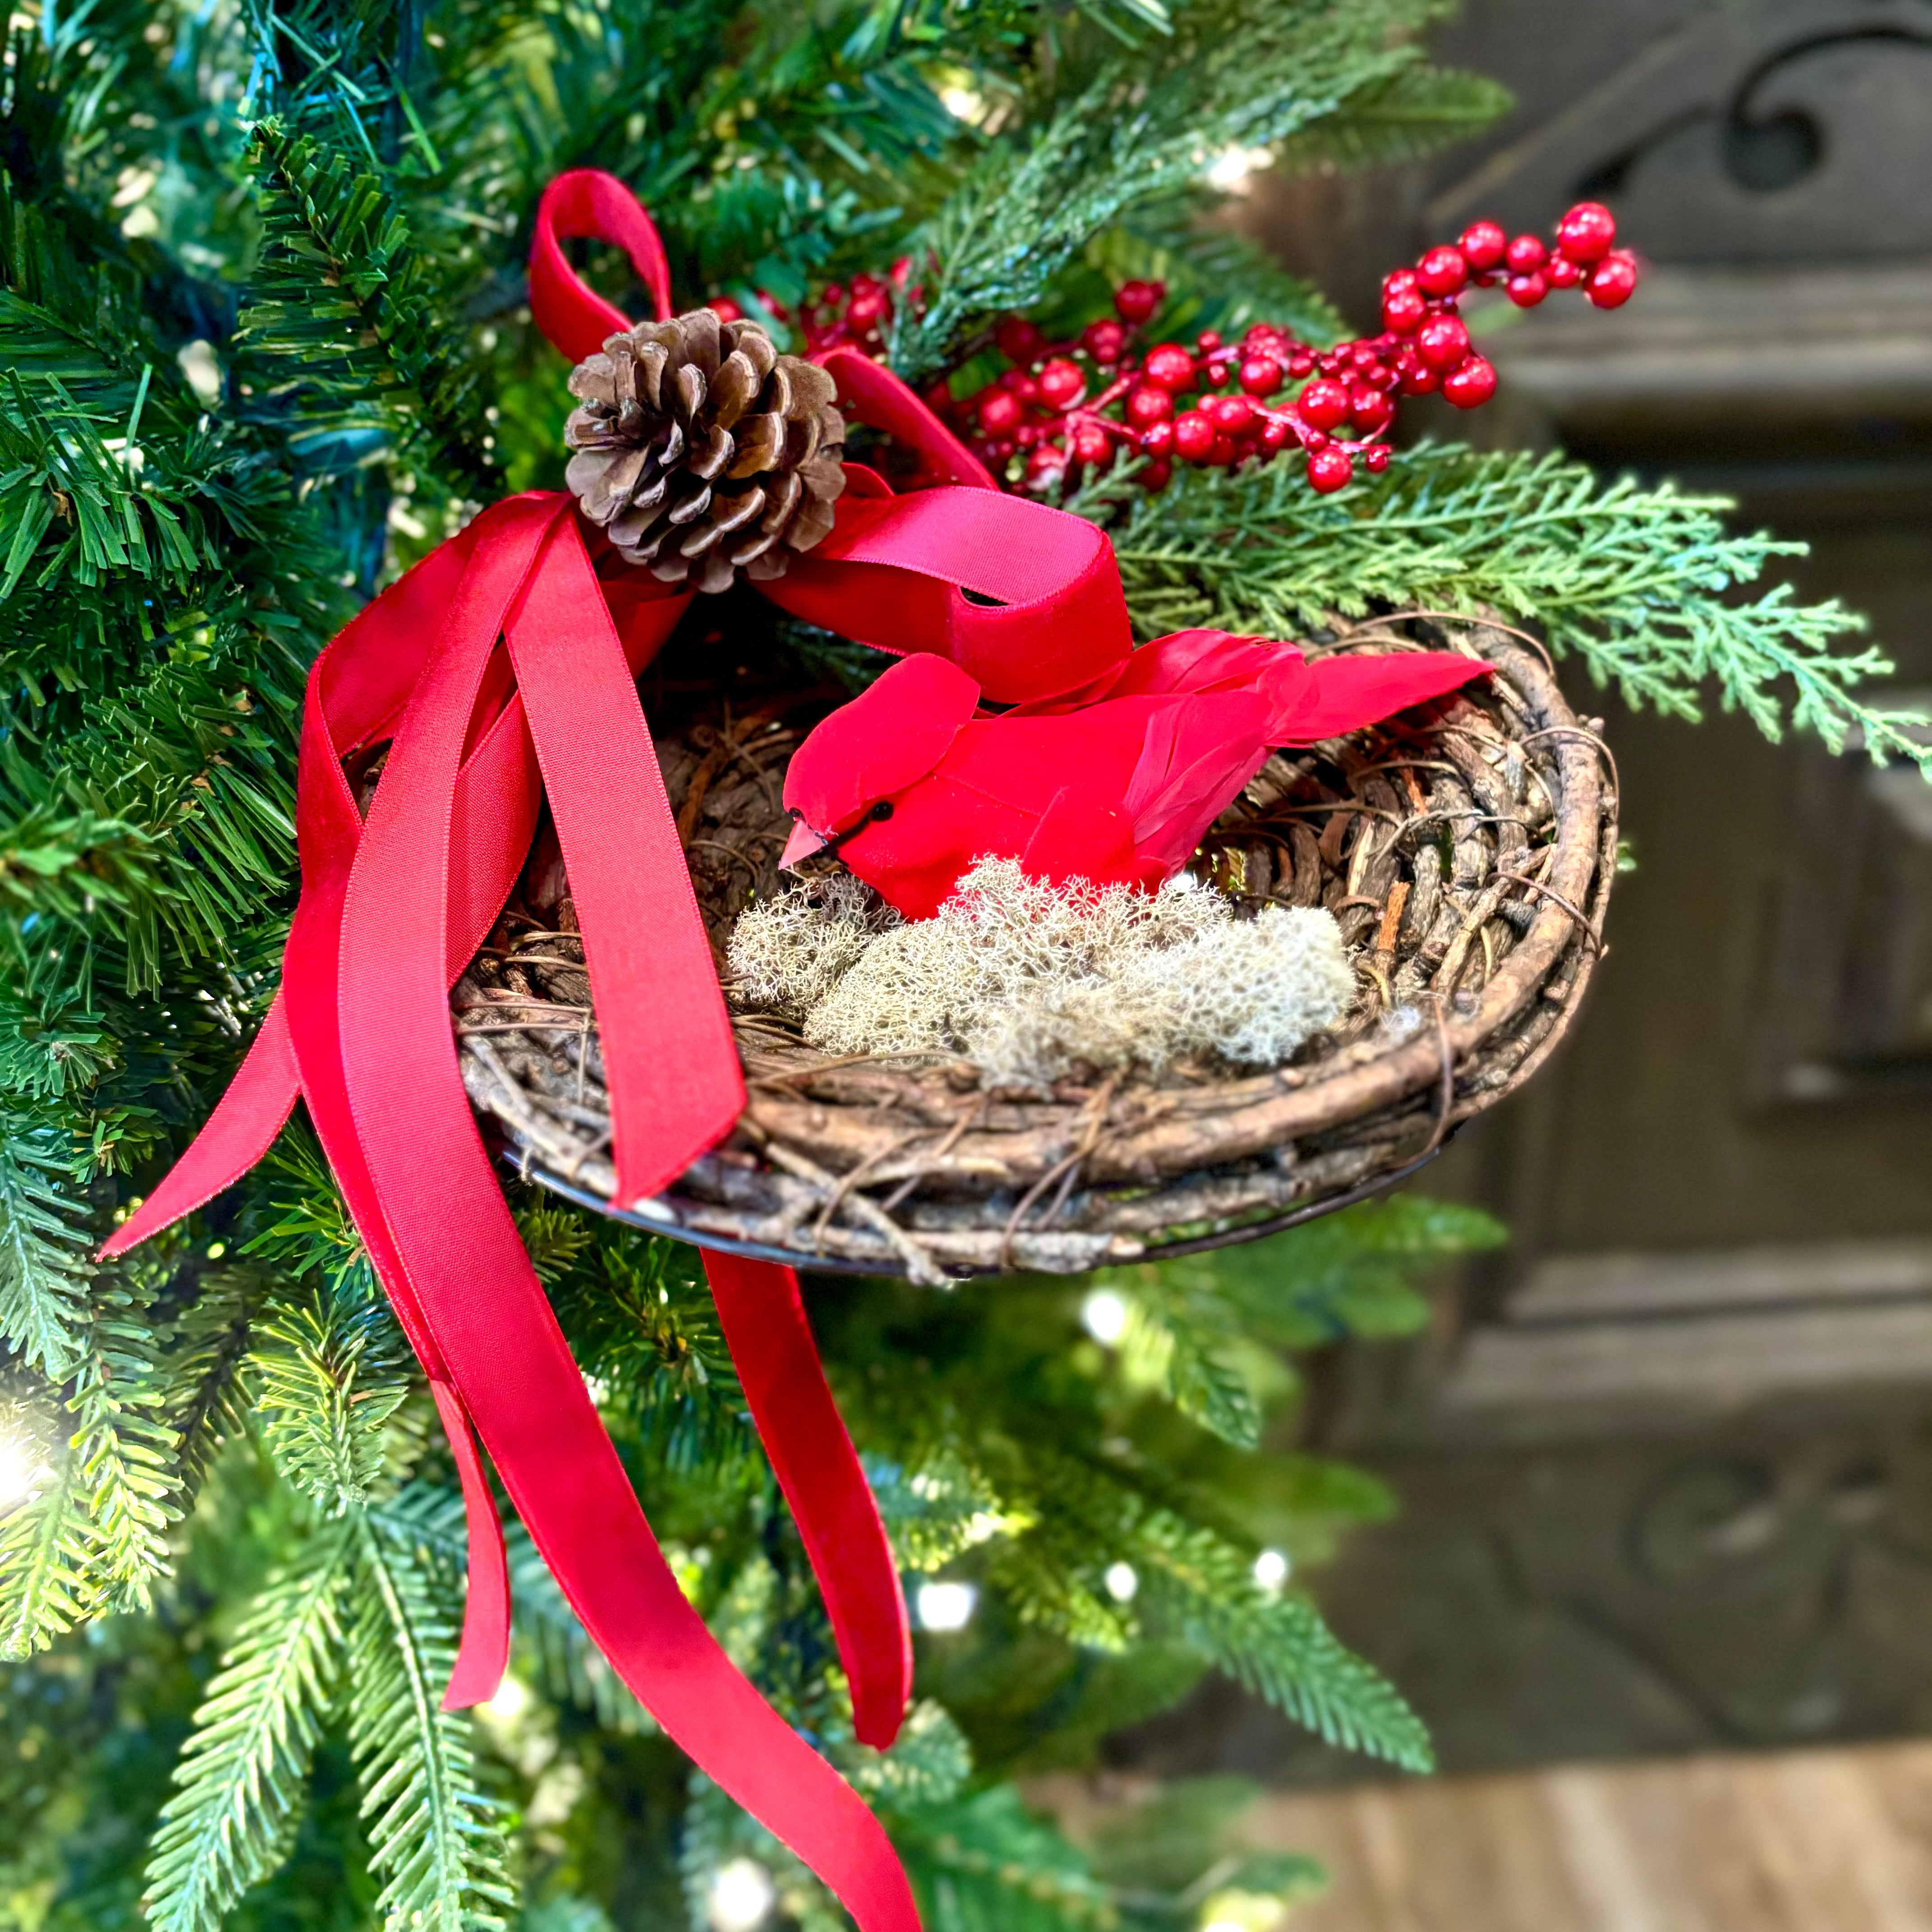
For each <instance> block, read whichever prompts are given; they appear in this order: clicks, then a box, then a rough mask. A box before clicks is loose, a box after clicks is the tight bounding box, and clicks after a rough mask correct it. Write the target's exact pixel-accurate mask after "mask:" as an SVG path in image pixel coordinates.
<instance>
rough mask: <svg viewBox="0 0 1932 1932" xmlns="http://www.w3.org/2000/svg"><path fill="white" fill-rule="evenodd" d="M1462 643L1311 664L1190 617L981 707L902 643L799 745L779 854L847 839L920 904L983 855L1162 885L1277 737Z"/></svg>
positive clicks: (1401, 699) (956, 678)
mask: <svg viewBox="0 0 1932 1932" xmlns="http://www.w3.org/2000/svg"><path fill="white" fill-rule="evenodd" d="M1484 670H1485V667H1484V665H1483V664H1481V663H1479V662H1478V661H1475V659H1473V658H1466V657H1461V656H1459V655H1457V654H1455V653H1454V652H1448V651H1429V652H1406V653H1403V654H1401V655H1395V656H1390V657H1364V656H1355V655H1350V656H1344V657H1331V658H1319V659H1318V660H1317V661H1316V662H1314V663H1313V664H1310V662H1309V661H1307V659H1306V658H1304V657H1303V655H1301V652H1299V651H1298V650H1296V649H1293V648H1292V646H1289V645H1286V644H1279V643H1268V642H1265V641H1263V640H1260V639H1258V638H1253V637H1232V636H1230V635H1229V634H1228V633H1227V632H1226V631H1176V632H1175V633H1174V634H1173V635H1172V636H1171V637H1163V638H1161V639H1160V640H1159V641H1158V642H1157V643H1151V644H1148V645H1146V646H1144V647H1143V648H1142V649H1139V650H1137V651H1136V652H1133V655H1131V656H1130V657H1128V658H1125V659H1124V660H1123V661H1122V662H1121V663H1120V664H1118V665H1116V666H1115V667H1114V668H1113V669H1112V670H1109V671H1107V672H1106V673H1103V675H1102V676H1100V677H1098V678H1097V679H1094V681H1093V682H1091V684H1087V685H1082V686H1081V687H1080V688H1079V689H1078V690H1076V691H1069V692H1067V693H1065V694H1063V695H1062V696H1060V697H1050V698H1042V699H1037V700H1034V701H1033V702H1031V703H1026V704H1020V705H1016V706H1014V707H1013V709H1011V710H1008V711H1002V712H999V713H998V714H997V715H992V716H988V717H980V716H977V715H975V714H976V712H977V710H978V707H979V703H980V687H979V686H978V685H977V684H975V683H974V682H973V680H972V679H971V678H970V677H968V676H967V675H966V673H965V672H964V671H963V670H960V669H959V667H957V666H956V665H955V664H952V663H950V662H949V661H947V659H945V658H940V657H935V656H932V655H926V654H920V655H915V656H912V657H908V658H903V659H901V661H899V662H898V664H895V665H894V666H893V667H892V669H891V670H889V671H887V672H886V674H885V675H884V676H883V677H881V678H880V679H879V681H878V682H877V683H876V684H874V685H873V686H872V687H871V689H870V690H868V691H865V692H863V693H862V694H861V695H859V697H855V698H854V699H853V700H852V702H851V703H849V704H847V705H844V706H841V707H840V708H839V709H838V710H836V711H835V712H833V713H832V715H831V716H830V717H829V718H826V719H825V721H823V723H822V724H820V725H819V726H818V727H817V729H816V730H814V731H813V732H812V733H811V736H809V737H808V738H807V739H805V742H804V743H803V744H802V745H800V746H799V748H798V750H797V751H796V753H795V754H793V757H792V761H791V767H790V770H789V771H787V773H786V774H785V787H784V802H785V805H786V808H787V810H789V811H791V812H792V813H793V814H795V815H796V817H797V819H798V821H799V822H798V825H797V827H796V830H794V832H793V834H792V837H791V839H790V843H789V844H787V846H786V847H785V850H784V857H783V859H782V860H781V863H782V864H784V865H796V863H797V862H798V861H799V859H802V858H805V857H806V856H808V855H809V854H810V853H813V852H816V851H836V852H837V853H838V856H839V857H840V858H841V859H844V862H845V863H846V865H847V866H849V867H850V869H851V870H852V871H853V872H855V873H856V874H857V875H858V876H859V877H860V878H862V879H863V880H865V882H866V883H867V884H868V885H869V886H872V887H873V888H874V890H876V891H877V892H878V893H879V895H880V896H881V897H882V898H884V899H885V900H886V901H887V902H888V903H889V904H892V905H893V906H895V907H897V908H898V910H899V911H901V913H904V915H905V916H906V917H907V918H908V919H926V918H929V917H930V916H932V914H933V913H935V912H937V911H938V910H939V907H940V906H941V904H942V903H943V902H944V900H945V898H947V895H948V894H949V893H950V892H951V891H952V889H953V884H954V882H955V881H956V880H958V878H959V877H960V875H961V874H962V873H963V872H965V871H968V870H969V869H970V868H971V866H972V865H973V863H974V861H975V860H976V859H981V858H985V857H989V856H991V857H999V858H1012V859H1019V862H1021V864H1022V866H1023V867H1024V868H1025V870H1026V871H1027V872H1028V874H1029V875H1030V876H1031V877H1034V878H1037V879H1045V880H1052V881H1054V882H1056V883H1058V882H1063V881H1064V880H1068V879H1072V878H1083V879H1087V880H1091V881H1092V882H1093V883H1094V884H1096V885H1111V884H1114V883H1129V884H1133V885H1138V886H1145V887H1148V888H1151V887H1153V886H1157V885H1159V884H1160V883H1161V882H1162V880H1165V879H1167V878H1169V877H1172V875H1173V874H1175V872H1177V871H1179V870H1180V869H1181V867H1182V866H1183V865H1185V864H1186V863H1187V860H1188V858H1189V856H1190V855H1191V854H1192V853H1193V851H1194V849H1195V847H1196V846H1197V845H1198V844H1199V843H1200V841H1201V838H1202V835H1203V834H1204V833H1205V832H1206V831H1207V829H1208V826H1211V824H1213V823H1214V820H1216V819H1217V817H1220V814H1221V813H1222V812H1223V811H1225V810H1226V808H1227V807H1228V806H1229V805H1231V804H1232V803H1233V802H1234V800H1235V798H1236V797H1237V796H1238V795H1239V793H1240V792H1241V787H1243V786H1244V784H1247V781H1249V779H1250V778H1253V776H1254V775H1255V774H1256V772H1258V771H1259V770H1260V769H1261V768H1262V765H1263V764H1265V763H1266V762H1267V760H1268V754H1269V753H1270V752H1271V751H1274V749H1275V748H1277V746H1279V745H1309V744H1313V743H1314V742H1316V740H1318V739H1323V738H1333V737H1336V736H1339V735H1340V733H1343V732H1345V731H1352V730H1355V729H1357V728H1358V727H1360V726H1361V725H1364V724H1374V723H1376V721H1378V720H1379V719H1381V718H1387V717H1389V716H1390V715H1392V714H1393V713H1394V712H1397V711H1400V710H1403V709H1406V707H1407V706H1409V705H1412V704H1420V703H1423V702H1424V700H1427V699H1429V698H1432V697H1443V696H1445V695H1446V694H1448V692H1450V691H1454V690H1456V689H1457V688H1460V686H1461V685H1465V684H1467V683H1469V682H1470V681H1471V680H1472V679H1475V678H1478V677H1481V676H1483V675H1484Z"/></svg>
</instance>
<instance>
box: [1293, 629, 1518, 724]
mask: <svg viewBox="0 0 1932 1932" xmlns="http://www.w3.org/2000/svg"><path fill="white" fill-rule="evenodd" d="M1489 668H1490V667H1489V666H1488V665H1487V664H1484V663H1482V662H1481V661H1479V660H1478V659H1477V658H1466V657H1464V656H1463V655H1461V654H1460V652H1456V651H1404V652H1397V653H1396V654H1394V655H1391V656H1388V657H1367V656H1363V655H1358V654H1350V655H1347V656H1343V657H1332V658H1319V659H1317V660H1316V662H1314V663H1313V664H1310V666H1309V667H1308V673H1309V674H1308V676H1307V679H1306V681H1305V682H1303V683H1301V685H1300V686H1299V688H1298V689H1296V690H1295V691H1293V692H1292V694H1291V696H1290V697H1289V701H1288V702H1287V703H1285V704H1284V705H1283V706H1282V707H1281V709H1280V713H1279V715H1277V718H1275V721H1274V724H1273V726H1272V727H1271V736H1270V739H1269V742H1271V744H1275V745H1313V744H1314V743H1316V742H1317V741H1318V740H1319V739H1323V738H1339V737H1340V736H1342V734H1343V733H1344V732H1346V731H1357V730H1361V727H1363V726H1364V724H1380V723H1381V721H1382V720H1383V719H1384V718H1393V717H1394V715H1395V714H1396V713H1397V712H1398V711H1406V710H1407V709H1409V706H1411V705H1412V704H1424V703H1427V702H1428V701H1429V700H1430V699H1431V698H1433V697H1447V696H1448V694H1449V693H1450V692H1451V691H1460V690H1461V688H1463V685H1466V684H1472V683H1474V682H1475V680H1476V679H1478V678H1479V677H1487V676H1488V675H1489Z"/></svg>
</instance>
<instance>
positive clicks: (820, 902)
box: [730, 859, 1355, 1086]
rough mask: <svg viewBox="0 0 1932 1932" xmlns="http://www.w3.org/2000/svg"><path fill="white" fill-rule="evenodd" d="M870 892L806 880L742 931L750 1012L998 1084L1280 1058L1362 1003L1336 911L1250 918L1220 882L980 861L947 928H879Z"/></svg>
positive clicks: (739, 971)
mask: <svg viewBox="0 0 1932 1932" xmlns="http://www.w3.org/2000/svg"><path fill="white" fill-rule="evenodd" d="M854 883H856V882H854V881H851V880H845V879H838V878H834V879H827V880H818V881H812V882H810V883H806V884H804V885H801V886H794V887H793V889H791V890H790V892H785V893H783V894H781V895H779V896H778V897H777V898H774V899H772V900H769V901H765V902H763V903H761V904H756V905H754V906H752V907H750V908H748V910H746V911H745V913H744V914H743V916H742V917H741V918H740V919H739V921H738V923H737V926H736V929H734V930H733V934H732V937H731V943H730V962H731V965H732V968H733V971H734V973H735V974H736V988H735V993H734V997H735V998H736V1000H737V1001H738V1002H739V1004H740V1005H741V1006H757V1005H760V1004H762V1005H764V1006H766V1007H772V1008H782V1009H784V1010H788V1011H789V1012H790V1013H792V1014H793V1016H796V1018H798V1019H799V1020H800V1021H801V1022H802V1030H803V1032H804V1035H805V1040H806V1041H807V1042H808V1043H809V1044H811V1045H812V1046H817V1047H820V1048H823V1049H824V1050H825V1051H826V1052H829V1053H833V1054H841V1055H844V1054H850V1055H904V1054H917V1053H935V1052H938V1053H955V1054H963V1055H965V1056H966V1057H967V1058H968V1059H971V1060H972V1061H974V1062H975V1063H976V1064H977V1065H978V1066H979V1067H980V1070H981V1071H982V1073H983V1074H984V1076H986V1079H988V1080H989V1081H991V1082H992V1083H993V1084H995V1085H998V1086H1046V1085H1051V1084H1052V1082H1054V1081H1055V1080H1058V1079H1062V1078H1063V1077H1064V1076H1067V1075H1068V1074H1070V1073H1073V1072H1075V1071H1076V1070H1087V1071H1090V1072H1094V1073H1115V1072H1123V1071H1125V1070H1127V1069H1129V1068H1140V1069H1143V1070H1146V1071H1147V1072H1149V1073H1163V1072H1164V1071H1165V1070H1166V1069H1167V1068H1168V1067H1170V1066H1172V1064H1175V1062H1176V1061H1183V1060H1208V1061H1217V1062H1219V1063H1220V1064H1223V1065H1226V1066H1229V1067H1275V1066H1279V1065H1280V1064H1282V1063H1283V1061H1286V1060H1287V1059H1288V1058H1289V1057H1290V1056H1291V1055H1292V1054H1293V1053H1294V1052H1295V1050H1296V1049H1297V1048H1298V1047H1300V1046H1301V1045H1302V1044H1303V1043H1304V1042H1305V1041H1306V1040H1308V1039H1309V1038H1310V1037H1311V1036H1312V1035H1313V1034H1317V1033H1319V1032H1320V1031H1322V1030H1323V1029H1324V1028H1327V1027H1329V1026H1331V1025H1334V1023H1335V1022H1336V1021H1337V1020H1339V1019H1340V1018H1341V1017H1342V1016H1343V1013H1346V1011H1347V1010H1348V1008H1349V1004H1350V1002H1351V1001H1352V999H1353V998H1354V997H1355V972H1354V969H1353V968H1352V967H1351V966H1350V965H1349V958H1348V953H1347V951H1346V948H1345V947H1343V943H1342V933H1341V929H1340V926H1337V923H1336V922H1335V919H1334V916H1333V915H1332V914H1331V913H1328V912H1326V911H1325V910H1322V909H1320V908H1319V907H1282V906H1270V907H1265V908H1263V910H1262V912H1261V913H1260V915H1259V916H1258V917H1257V918H1255V919H1249V920H1244V919H1238V918H1237V917H1236V916H1235V909H1234V907H1233V906H1232V904H1230V903H1229V901H1228V900H1227V899H1226V898H1223V896H1222V895H1221V894H1220V893H1219V892H1215V891H1214V890H1213V889H1211V888H1208V887H1205V886H1197V885H1195V884H1194V883H1193V881H1192V880H1189V881H1188V882H1187V884H1186V885H1183V884H1182V883H1180V882H1178V881H1177V882H1176V883H1175V884H1172V885H1170V886H1168V887H1166V889H1163V890H1162V891H1160V892H1153V893H1149V892H1141V891H1139V890H1136V889H1134V888H1133V887H1130V886H1108V887H1106V888H1105V889H1099V888H1096V887H1094V886H1089V885H1088V884H1086V883H1085V882H1084V881H1080V880H1076V881H1074V882H1073V883H1070V884H1069V885H1066V886H1055V885H1049V884H1045V883H1041V882H1040V881H1039V880H1032V879H1029V878H1028V877H1026V875H1025V873H1024V872H1022V870H1021V869H1020V868H1019V865H1017V864H1016V863H1015V862H1013V860H1012V859H982V860H980V862H979V864H978V865H976V866H974V868H973V869H972V871H970V872H968V874H966V876H965V877H964V878H963V879H962V880H960V882H959V887H958V889H957V890H956V892H954V894H953V896H952V898H950V899H948V900H947V902H946V903H945V904H944V905H943V906H942V907H941V908H940V910H939V911H938V914H937V916H935V917H934V918H932V919H921V920H919V921H916V922H914V923H913V924H911V925H902V924H900V923H898V922H897V921H896V920H895V919H890V918H889V916H888V918H887V919H883V920H882V919H880V916H878V911H877V906H876V902H874V904H868V903H867V901H868V900H871V898H872V895H871V894H870V892H867V891H865V889H863V888H861V889H860V892H862V894H863V896H860V895H859V894H858V893H855V892H853V889H852V887H853V884H854Z"/></svg>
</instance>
